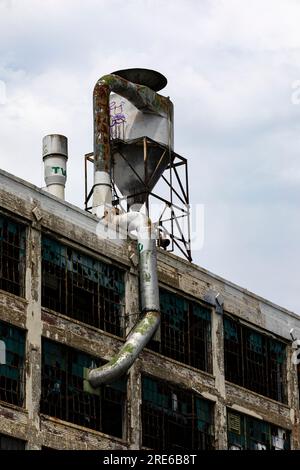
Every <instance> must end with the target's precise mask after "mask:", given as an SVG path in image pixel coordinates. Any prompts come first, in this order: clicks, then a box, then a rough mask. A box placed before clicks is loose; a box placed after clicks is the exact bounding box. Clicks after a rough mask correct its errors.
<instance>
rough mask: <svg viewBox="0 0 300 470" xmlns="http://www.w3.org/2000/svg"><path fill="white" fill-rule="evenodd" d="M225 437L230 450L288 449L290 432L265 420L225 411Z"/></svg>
mask: <svg viewBox="0 0 300 470" xmlns="http://www.w3.org/2000/svg"><path fill="white" fill-rule="evenodd" d="M227 438H228V449H230V450H288V449H290V433H289V431H286V430H285V429H282V428H279V427H277V426H274V425H272V424H269V423H267V422H265V421H261V420H259V419H255V418H252V416H247V415H243V414H241V413H238V412H236V411H231V410H230V411H229V410H228V411H227Z"/></svg>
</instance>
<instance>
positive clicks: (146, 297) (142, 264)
mask: <svg viewBox="0 0 300 470" xmlns="http://www.w3.org/2000/svg"><path fill="white" fill-rule="evenodd" d="M112 222H113V223H114V224H116V225H119V227H121V228H127V227H129V231H133V230H135V231H136V232H137V237H138V250H139V271H140V297H141V308H142V313H143V316H142V318H141V320H140V321H139V322H138V323H137V325H136V326H135V327H134V328H133V329H132V331H131V333H130V334H129V336H128V339H127V340H126V342H125V344H124V345H123V346H122V348H121V349H120V351H119V352H118V353H117V354H116V355H115V356H114V357H113V358H112V359H111V360H110V361H109V362H108V363H107V364H105V365H104V366H102V367H99V368H98V369H93V370H91V371H90V372H89V376H88V379H89V382H90V384H91V385H92V387H99V385H101V384H102V383H110V382H112V381H114V380H116V379H117V378H119V377H120V376H121V375H123V374H124V373H125V372H126V371H127V370H128V369H129V368H130V367H131V365H132V364H133V363H134V361H135V360H136V358H137V357H138V355H139V354H140V352H141V351H142V349H143V348H144V347H145V346H146V344H147V343H148V342H149V340H150V339H151V337H152V336H153V334H154V332H155V330H156V329H157V327H158V325H159V323H160V313H159V292H158V280H157V259H156V236H155V233H154V230H153V226H152V224H151V221H150V219H149V218H148V217H146V216H145V215H143V214H141V213H140V212H129V213H127V214H122V215H117V216H113V217H112Z"/></svg>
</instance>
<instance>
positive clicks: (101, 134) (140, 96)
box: [93, 74, 171, 213]
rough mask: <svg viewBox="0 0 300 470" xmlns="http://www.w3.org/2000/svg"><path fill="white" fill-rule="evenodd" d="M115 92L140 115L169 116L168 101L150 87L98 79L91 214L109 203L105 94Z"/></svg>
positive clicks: (110, 77) (111, 77)
mask: <svg viewBox="0 0 300 470" xmlns="http://www.w3.org/2000/svg"><path fill="white" fill-rule="evenodd" d="M111 92H115V93H117V94H118V95H120V96H123V98H126V99H127V100H129V101H130V102H131V103H132V104H133V105H134V106H135V107H136V108H138V109H139V110H141V111H143V112H148V113H154V114H158V115H161V116H169V114H170V112H171V102H170V100H169V99H168V98H166V97H164V96H162V95H159V94H158V93H156V92H155V91H153V90H151V88H149V87H147V86H144V85H138V84H136V83H132V82H129V81H128V80H125V79H124V78H121V77H119V76H118V75H114V74H110V75H105V76H103V77H101V78H100V79H99V80H98V82H97V83H96V85H95V88H94V93H93V106H94V190H93V212H94V213H97V208H98V207H101V206H102V205H103V204H108V205H110V204H111V200H112V193H111V176H110V173H111V152H110V115H109V95H110V93H111Z"/></svg>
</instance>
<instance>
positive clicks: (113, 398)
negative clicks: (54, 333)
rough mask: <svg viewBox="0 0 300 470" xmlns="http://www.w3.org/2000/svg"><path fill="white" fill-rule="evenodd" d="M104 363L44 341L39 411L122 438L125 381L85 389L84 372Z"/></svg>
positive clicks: (68, 348) (57, 344) (65, 347)
mask: <svg viewBox="0 0 300 470" xmlns="http://www.w3.org/2000/svg"><path fill="white" fill-rule="evenodd" d="M103 363H104V362H103V361H101V360H100V359H98V358H94V357H91V356H90V355H88V354H85V353H83V352H81V351H77V350H75V349H72V348H70V347H67V346H65V345H62V344H59V343H55V342H53V341H49V340H43V358H42V397H41V412H42V413H44V414H47V415H49V416H53V417H55V418H59V419H62V420H64V421H69V422H71V423H74V424H78V425H80V426H85V427H87V428H91V429H95V430H97V431H102V432H104V433H106V434H111V435H113V436H117V437H121V438H122V437H123V416H124V414H125V399H126V381H125V379H120V380H119V381H116V382H114V383H113V384H111V385H110V386H104V385H103V386H102V387H100V388H99V389H91V387H89V388H87V387H86V385H85V384H86V382H87V381H86V380H85V377H84V375H85V370H86V369H89V368H92V367H98V366H100V365H102V364H103Z"/></svg>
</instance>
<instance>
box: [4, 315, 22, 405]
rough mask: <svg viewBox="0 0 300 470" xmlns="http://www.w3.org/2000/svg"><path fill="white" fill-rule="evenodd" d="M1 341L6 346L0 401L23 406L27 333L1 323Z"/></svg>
mask: <svg viewBox="0 0 300 470" xmlns="http://www.w3.org/2000/svg"><path fill="white" fill-rule="evenodd" d="M0 340H1V341H3V343H4V344H5V363H4V364H3V363H2V364H0V400H2V401H6V402H8V403H12V404H13V405H17V406H23V403H24V383H25V382H24V374H25V372H24V356H25V332H24V331H22V330H20V329H19V328H16V327H15V326H12V325H9V324H8V323H3V322H0Z"/></svg>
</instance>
